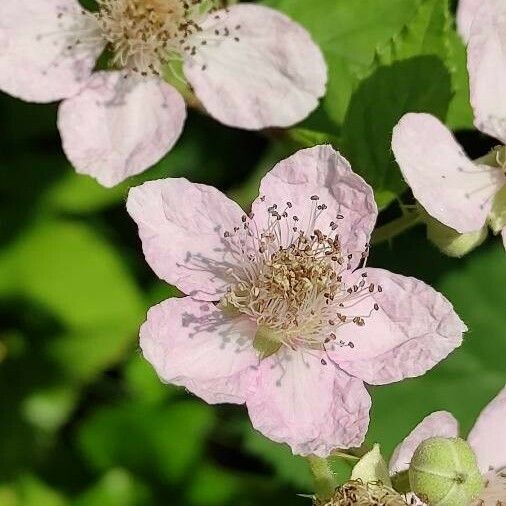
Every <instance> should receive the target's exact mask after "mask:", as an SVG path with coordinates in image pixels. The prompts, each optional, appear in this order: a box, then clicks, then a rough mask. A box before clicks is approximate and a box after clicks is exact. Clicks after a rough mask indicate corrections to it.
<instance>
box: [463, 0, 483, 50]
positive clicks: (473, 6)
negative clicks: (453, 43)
mask: <svg viewBox="0 0 506 506" xmlns="http://www.w3.org/2000/svg"><path fill="white" fill-rule="evenodd" d="M482 4H483V0H459V4H458V9H457V28H458V30H459V33H460V36H461V37H462V39H463V40H464V42H467V41H468V40H469V35H470V33H471V25H472V24H473V20H474V17H475V15H476V12H477V11H478V7H480V6H481V5H482Z"/></svg>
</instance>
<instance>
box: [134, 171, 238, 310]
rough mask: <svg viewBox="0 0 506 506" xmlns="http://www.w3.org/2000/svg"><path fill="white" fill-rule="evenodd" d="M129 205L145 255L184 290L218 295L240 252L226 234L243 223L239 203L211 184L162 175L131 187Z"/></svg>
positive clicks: (209, 296)
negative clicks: (226, 238)
mask: <svg viewBox="0 0 506 506" xmlns="http://www.w3.org/2000/svg"><path fill="white" fill-rule="evenodd" d="M127 210H128V212H129V213H130V216H132V218H133V219H134V220H135V221H136V222H137V225H138V226H139V236H140V238H141V240H142V248H143V251H144V255H145V256H146V260H147V261H148V263H149V265H150V266H151V268H152V269H153V270H154V271H155V272H156V274H157V275H158V276H159V277H160V278H162V279H164V280H165V281H167V282H168V283H170V284H172V285H175V286H177V287H178V288H179V289H180V290H181V291H183V292H184V293H186V294H189V295H192V296H194V297H195V298H198V299H202V300H218V299H220V298H221V296H222V295H223V294H224V293H225V291H226V288H227V286H228V285H229V284H230V281H231V279H229V273H228V272H227V269H228V268H229V267H231V266H233V265H236V257H235V256H234V252H233V251H231V249H230V247H229V245H228V243H227V242H225V241H224V238H223V234H224V232H225V231H226V230H232V229H233V228H234V226H236V225H238V224H241V216H242V211H241V208H240V207H239V206H238V205H237V204H236V203H235V202H233V201H231V200H229V199H228V198H227V197H225V195H223V194H222V193H221V192H219V191H218V190H217V189H215V188H213V187H212V186H205V185H201V184H194V183H190V182H188V181H187V180H186V179H176V178H171V179H160V180H158V181H149V182H147V183H144V184H143V185H141V186H138V187H136V188H132V189H131V190H130V192H129V194H128V200H127Z"/></svg>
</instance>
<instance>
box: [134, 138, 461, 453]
mask: <svg viewBox="0 0 506 506" xmlns="http://www.w3.org/2000/svg"><path fill="white" fill-rule="evenodd" d="M127 208H128V212H129V213H130V215H131V216H132V217H133V218H134V220H135V221H136V222H137V224H138V226H139V234H140V237H141V240H142V245H143V250H144V254H145V256H146V259H147V261H148V262H149V264H150V265H151V267H152V268H153V270H154V271H155V272H156V273H157V274H158V276H159V277H161V278H162V279H164V280H165V281H167V282H169V283H171V284H173V285H175V286H177V287H178V288H179V289H180V290H181V291H182V292H184V293H186V294H187V296H186V297H183V298H176V299H169V300H166V301H164V302H162V303H160V304H158V305H157V306H155V307H153V308H151V310H150V311H149V313H148V318H147V321H146V323H145V324H144V325H143V326H142V329H141V348H142V351H143V354H144V356H145V357H146V358H147V360H149V361H150V362H151V363H152V364H153V366H154V367H155V369H156V370H157V372H158V374H159V376H160V378H161V379H162V380H163V381H166V382H170V383H173V384H176V385H182V386H185V387H186V388H187V389H188V390H190V391H191V392H193V393H195V394H197V395H199V396H200V397H202V398H203V399H205V400H206V401H208V402H210V403H219V402H232V403H239V404H242V403H246V406H247V408H248V412H249V415H250V418H251V420H252V423H253V425H254V426H255V427H256V428H257V429H258V430H260V431H261V432H263V433H264V434H265V435H267V436H268V437H270V438H271V439H273V440H274V441H278V442H285V443H288V444H289V445H290V446H291V448H292V450H293V452H294V453H297V454H301V455H309V454H313V455H319V456H327V455H329V454H330V452H332V451H333V450H334V449H336V448H350V447H354V446H359V445H360V444H361V443H362V441H363V439H364V436H365V433H366V431H367V427H368V422H369V408H370V404H371V401H370V397H369V394H368V393H367V390H366V389H365V387H364V382H366V383H369V384H376V385H380V384H386V383H391V382H395V381H399V380H401V379H403V378H408V377H413V376H418V375H420V374H423V373H424V372H425V371H427V370H428V369H430V368H431V367H433V366H434V365H435V364H437V363H438V362H439V361H440V360H441V359H443V358H444V357H446V356H447V355H448V354H449V353H450V352H451V351H452V350H453V349H455V348H456V347H457V346H459V345H460V343H461V339H462V333H463V332H464V331H465V330H466V327H465V325H464V324H463V323H462V321H461V320H460V319H459V317H458V316H457V315H456V314H455V312H454V310H453V308H452V306H451V304H450V303H449V302H448V301H447V300H446V299H445V298H444V297H443V296H442V295H441V294H439V293H438V292H436V291H435V290H433V289H432V288H430V287H429V286H427V285H426V284H425V283H423V282H421V281H418V280H416V279H414V278H409V277H404V276H400V275H398V274H393V273H390V272H387V271H384V270H382V269H375V268H370V267H366V265H365V264H366V261H367V256H368V248H369V246H368V243H369V237H370V233H371V231H372V229H373V227H374V224H375V221H376V215H377V209H376V205H375V202H374V197H373V193H372V189H371V188H370V187H369V186H368V185H367V184H366V183H365V182H364V180H363V179H362V178H360V177H359V176H357V175H356V174H354V173H353V172H352V170H351V167H350V165H349V163H348V162H347V161H346V160H345V159H344V158H343V157H342V156H341V155H339V153H337V152H336V151H334V150H333V149H332V148H331V147H329V146H317V147H314V148H311V149H306V150H302V151H299V152H298V153H296V154H295V155H293V156H291V157H290V158H288V159H286V160H284V161H282V162H280V163H279V164H278V165H276V166H275V167H274V169H272V171H271V172H269V173H268V174H267V175H266V176H265V177H264V179H263V180H262V182H261V184H260V195H259V197H258V198H257V199H256V200H255V202H254V203H253V205H252V209H251V213H250V214H245V213H244V212H243V211H242V210H241V209H240V208H239V206H237V205H236V204H235V203H234V202H232V201H231V200H229V199H228V198H227V197H225V195H223V194H221V193H220V192H219V191H217V190H215V189H214V188H212V187H208V186H204V185H199V184H193V183H190V182H188V181H187V180H185V179H166V180H159V181H151V182H148V183H145V184H143V185H142V186H140V187H137V188H133V189H131V190H130V194H129V197H128V202H127Z"/></svg>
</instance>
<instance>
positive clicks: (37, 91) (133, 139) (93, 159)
mask: <svg viewBox="0 0 506 506" xmlns="http://www.w3.org/2000/svg"><path fill="white" fill-rule="evenodd" d="M97 3H98V10H97V11H96V12H88V11H86V10H84V9H83V8H82V7H81V6H80V4H79V2H78V1H77V0H2V1H1V2H0V89H2V90H3V91H6V92H7V93H10V94H11V95H14V96H17V97H19V98H22V99H24V100H27V101H31V102H51V101H53V100H60V99H66V100H65V101H64V102H63V103H62V104H61V107H60V110H59V114H58V127H59V130H60V133H61V136H62V141H63V149H64V151H65V153H66V155H67V157H68V158H69V160H70V161H71V162H72V163H73V165H74V166H75V168H76V170H77V172H79V173H83V174H89V175H91V176H93V177H95V178H96V179H97V180H98V181H99V182H100V183H101V184H103V185H104V186H113V185H115V184H117V183H119V182H120V181H122V180H124V179H126V178H127V177H129V176H132V175H134V174H138V173H140V172H142V171H144V170H145V169H147V168H148V167H149V166H151V165H153V164H154V163H156V162H157V161H158V160H159V159H160V158H161V157H163V156H164V155H165V154H166V153H167V152H168V151H169V150H170V149H171V148H172V146H173V145H174V143H175V142H176V141H177V139H178V137H179V135H180V134H181V131H182V128H183V124H184V121H185V117H186V111H185V104H184V100H183V98H182V97H181V95H180V94H179V93H178V92H177V91H176V89H175V88H173V87H172V86H170V85H169V84H167V82H165V80H164V74H165V73H168V72H170V68H171V66H172V65H174V64H176V65H177V64H179V65H180V64H182V66H183V72H184V75H185V78H186V79H187V81H188V82H189V84H190V85H191V86H192V88H193V89H194V91H195V94H196V96H197V98H198V99H199V100H200V102H201V103H202V104H203V106H204V108H205V109H206V110H207V112H208V113H209V114H210V115H211V116H213V117H214V118H216V119H217V120H219V121H221V122H222V123H224V124H226V125H230V126H234V127H239V128H246V129H260V128H265V127H286V126H290V125H292V124H294V123H296V122H298V121H300V120H302V119H303V118H305V117H306V116H307V115H308V114H309V113H310V112H311V111H312V110H313V109H315V108H316V106H317V104H318V99H319V98H320V97H321V96H323V94H324V92H325V84H326V80H327V70H326V65H325V62H324V60H323V56H322V54H321V51H320V50H319V48H318V47H317V46H316V45H315V43H314V42H313V41H312V40H311V38H310V36H309V34H308V33H307V32H306V30H304V29H303V28H302V27H301V26H300V25H298V24H297V23H295V22H293V21H291V20H290V19H289V18H288V17H286V16H285V15H283V14H281V13H279V12H277V11H275V10H273V9H270V8H267V7H264V6H261V5H255V4H244V5H234V6H232V7H230V8H229V9H222V10H216V9H213V8H212V5H213V2H212V1H211V0H192V1H185V0H97ZM104 48H107V49H108V53H109V54H110V61H111V64H112V67H113V68H114V69H115V70H114V71H111V72H103V71H100V72H94V73H93V68H94V65H95V62H96V60H97V58H98V57H99V55H100V54H101V53H102V51H103V50H104Z"/></svg>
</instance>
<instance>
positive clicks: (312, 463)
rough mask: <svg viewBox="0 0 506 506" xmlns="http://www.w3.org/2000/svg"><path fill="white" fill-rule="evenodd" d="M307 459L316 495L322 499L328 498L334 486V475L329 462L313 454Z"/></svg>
mask: <svg viewBox="0 0 506 506" xmlns="http://www.w3.org/2000/svg"><path fill="white" fill-rule="evenodd" d="M307 460H308V462H309V467H310V469H311V473H312V475H313V478H314V482H315V492H316V495H317V496H318V497H319V498H320V499H322V500H326V499H329V498H330V497H331V496H332V494H333V492H334V490H335V488H336V480H335V475H334V473H333V472H332V469H331V468H330V464H329V462H328V461H327V460H326V459H322V458H320V457H315V456H313V455H310V456H309V457H308V458H307Z"/></svg>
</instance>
